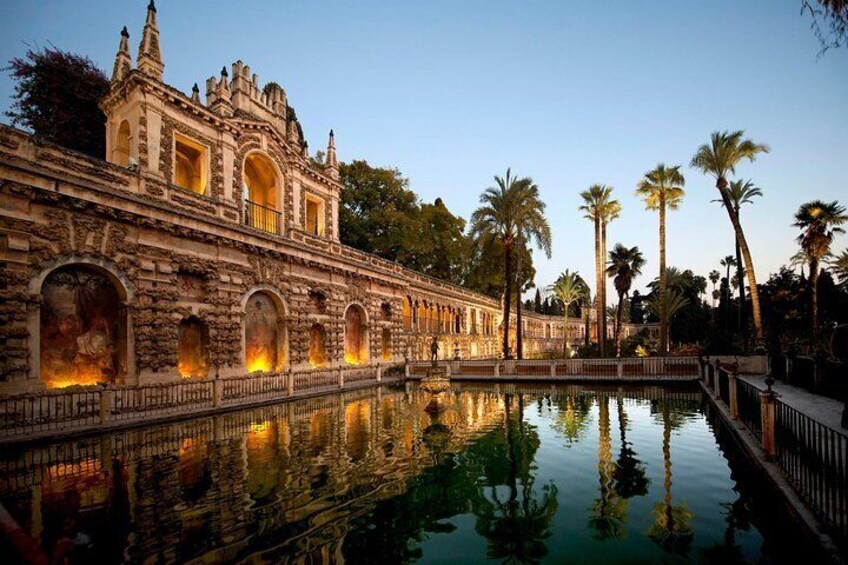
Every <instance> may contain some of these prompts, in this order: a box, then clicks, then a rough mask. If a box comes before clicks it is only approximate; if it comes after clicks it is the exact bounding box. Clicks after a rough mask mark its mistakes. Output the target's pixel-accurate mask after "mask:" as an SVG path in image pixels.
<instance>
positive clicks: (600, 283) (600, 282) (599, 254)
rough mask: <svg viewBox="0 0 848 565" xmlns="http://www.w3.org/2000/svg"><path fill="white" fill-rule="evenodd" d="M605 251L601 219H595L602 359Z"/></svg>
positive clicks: (599, 338) (597, 305) (604, 315)
mask: <svg viewBox="0 0 848 565" xmlns="http://www.w3.org/2000/svg"><path fill="white" fill-rule="evenodd" d="M603 257H604V256H603V251H602V248H601V220H600V218H596V219H595V287H596V288H597V292H596V295H595V314H596V316H597V320H595V327H596V329H597V333H598V353H599V354H600V356H601V357H603V356H604V339H603V334H602V333H601V332H602V331H603V327H602V324H603V320H604V319H605V318H606V314H605V313H604V301H603V300H601V296H603V295H604V260H603Z"/></svg>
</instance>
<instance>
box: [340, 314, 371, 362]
mask: <svg viewBox="0 0 848 565" xmlns="http://www.w3.org/2000/svg"><path fill="white" fill-rule="evenodd" d="M368 337H369V336H368V312H367V310H366V309H365V307H364V306H363V305H362V304H361V303H359V302H351V303H350V304H348V305H347V306H346V307H345V312H344V358H345V362H346V363H348V364H349V365H363V364H365V363H367V362H368V358H369V341H368Z"/></svg>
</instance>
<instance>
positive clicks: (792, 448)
mask: <svg viewBox="0 0 848 565" xmlns="http://www.w3.org/2000/svg"><path fill="white" fill-rule="evenodd" d="M775 408H776V410H775V440H776V445H777V458H776V462H777V464H778V465H780V468H781V469H783V472H784V473H786V475H787V476H788V477H789V480H790V481H791V482H792V483H793V484H794V485H795V488H796V489H798V491H799V492H800V493H801V495H802V496H803V497H804V498H805V499H806V500H807V502H809V503H810V504H811V505H812V506H813V507H814V508H816V509H817V510H818V513H819V515H820V517H821V518H823V519H824V520H825V521H826V522H827V523H828V524H829V525H830V526H831V527H832V528H833V529H834V530H835V531H837V532H839V533H840V534H841V535H842V536H848V466H847V465H848V462H846V457H848V436H846V435H845V434H843V433H842V432H839V431H837V430H834V429H832V428H830V427H828V426H825V425H824V424H822V423H820V422H817V421H815V420H813V419H812V418H810V417H809V416H806V415H805V414H802V413H801V412H799V411H798V410H795V409H794V408H792V407H791V406H788V405H787V404H785V403H783V402H780V401H777V402H776V407H775Z"/></svg>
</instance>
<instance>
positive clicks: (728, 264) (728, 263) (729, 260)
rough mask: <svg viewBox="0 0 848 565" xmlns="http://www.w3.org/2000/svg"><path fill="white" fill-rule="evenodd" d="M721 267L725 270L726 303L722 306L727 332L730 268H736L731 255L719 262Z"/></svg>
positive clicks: (734, 260)
mask: <svg viewBox="0 0 848 565" xmlns="http://www.w3.org/2000/svg"><path fill="white" fill-rule="evenodd" d="M721 266H722V267H726V268H727V278H726V279H725V280H726V281H727V292H726V293H725V295H726V296H727V302H726V303H725V305H724V315H725V317H724V329H725V331H726V330H727V325H728V323H729V321H730V267H735V266H736V259H735V258H734V257H733V255H728V256H726V257H725V258H724V259H722V260H721Z"/></svg>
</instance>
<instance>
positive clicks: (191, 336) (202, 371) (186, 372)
mask: <svg viewBox="0 0 848 565" xmlns="http://www.w3.org/2000/svg"><path fill="white" fill-rule="evenodd" d="M177 369H178V370H179V372H180V376H181V377H184V378H191V377H198V378H205V377H207V376H208V375H209V330H208V329H207V328H206V324H204V323H203V322H201V321H200V320H199V319H198V318H195V317H194V316H189V317H188V318H184V319H183V320H182V321H180V327H179V359H178V361H177Z"/></svg>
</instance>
